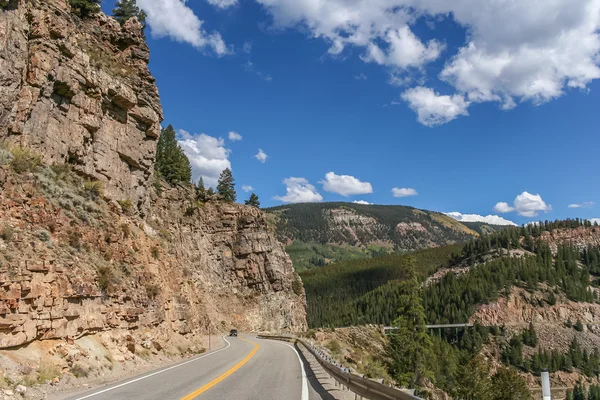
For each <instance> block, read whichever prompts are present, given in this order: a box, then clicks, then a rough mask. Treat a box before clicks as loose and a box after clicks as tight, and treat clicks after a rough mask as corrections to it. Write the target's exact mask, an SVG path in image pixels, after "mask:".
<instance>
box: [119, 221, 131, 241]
mask: <svg viewBox="0 0 600 400" xmlns="http://www.w3.org/2000/svg"><path fill="white" fill-rule="evenodd" d="M120 228H121V232H123V236H124V237H125V239H127V238H128V237H129V236H131V229H130V228H129V225H127V224H121V226H120Z"/></svg>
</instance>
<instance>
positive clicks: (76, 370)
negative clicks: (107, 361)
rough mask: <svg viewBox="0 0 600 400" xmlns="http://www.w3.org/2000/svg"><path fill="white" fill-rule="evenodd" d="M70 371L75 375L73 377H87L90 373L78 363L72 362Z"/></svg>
mask: <svg viewBox="0 0 600 400" xmlns="http://www.w3.org/2000/svg"><path fill="white" fill-rule="evenodd" d="M71 373H72V374H73V375H74V376H75V378H87V376H88V375H89V374H90V373H89V371H88V370H87V369H86V368H84V367H82V366H81V365H79V364H74V365H73V366H72V367H71Z"/></svg>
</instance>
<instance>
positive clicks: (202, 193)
mask: <svg viewBox="0 0 600 400" xmlns="http://www.w3.org/2000/svg"><path fill="white" fill-rule="evenodd" d="M196 200H200V201H206V187H205V186H204V178H202V177H200V180H198V185H197V186H196Z"/></svg>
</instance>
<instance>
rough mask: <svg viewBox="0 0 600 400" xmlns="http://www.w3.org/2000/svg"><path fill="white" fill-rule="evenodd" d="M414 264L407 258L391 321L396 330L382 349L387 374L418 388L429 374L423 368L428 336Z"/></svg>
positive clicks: (401, 382) (413, 261) (428, 355)
mask: <svg viewBox="0 0 600 400" xmlns="http://www.w3.org/2000/svg"><path fill="white" fill-rule="evenodd" d="M414 264H415V260H414V259H411V260H409V264H408V266H407V267H406V276H405V279H404V280H403V281H401V282H400V283H399V284H398V295H397V298H396V301H397V304H398V307H397V310H396V312H397V315H398V317H397V318H396V320H395V321H394V322H393V324H392V325H393V326H394V327H396V328H397V329H396V330H395V331H393V334H392V335H391V336H390V338H389V342H388V345H387V349H386V353H387V355H388V357H389V371H390V374H391V375H392V377H393V378H394V379H395V380H396V382H397V383H398V384H399V385H401V386H404V387H409V388H415V387H421V386H422V385H423V381H424V379H425V378H430V377H431V375H432V373H431V372H430V371H429V370H428V369H427V367H426V366H427V362H428V359H429V358H430V355H431V354H430V353H431V339H430V337H429V335H428V334H427V328H426V322H425V310H424V309H423V304H422V300H421V285H420V283H419V281H418V279H417V274H416V271H415V265H414Z"/></svg>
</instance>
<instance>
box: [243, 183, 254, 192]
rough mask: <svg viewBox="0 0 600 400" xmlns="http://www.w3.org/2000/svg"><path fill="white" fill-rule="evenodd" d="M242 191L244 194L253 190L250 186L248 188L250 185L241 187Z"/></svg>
mask: <svg viewBox="0 0 600 400" xmlns="http://www.w3.org/2000/svg"><path fill="white" fill-rule="evenodd" d="M242 190H243V191H244V192H251V191H253V190H254V188H253V187H252V186H250V185H242Z"/></svg>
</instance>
